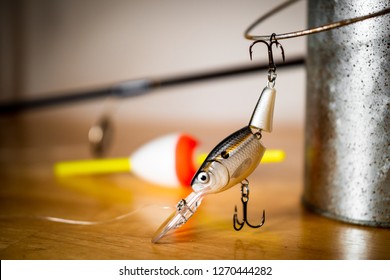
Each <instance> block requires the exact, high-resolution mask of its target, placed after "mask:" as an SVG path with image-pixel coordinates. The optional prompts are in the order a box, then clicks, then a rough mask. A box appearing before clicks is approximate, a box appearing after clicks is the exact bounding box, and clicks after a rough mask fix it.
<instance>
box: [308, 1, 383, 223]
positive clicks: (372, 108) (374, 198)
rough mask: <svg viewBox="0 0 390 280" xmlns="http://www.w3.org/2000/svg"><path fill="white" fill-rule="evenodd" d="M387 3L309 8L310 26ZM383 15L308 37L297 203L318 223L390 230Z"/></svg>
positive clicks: (325, 4)
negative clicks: (323, 219) (321, 219)
mask: <svg viewBox="0 0 390 280" xmlns="http://www.w3.org/2000/svg"><path fill="white" fill-rule="evenodd" d="M388 6H389V4H388V1H385V0H381V1H363V0H357V1H356V0H349V1H337V0H331V1H317V0H310V1H309V9H308V12H309V26H310V27H313V26H319V25H324V24H327V23H329V22H334V21H339V20H343V19H347V18H353V17H356V16H361V15H365V14H369V13H372V12H376V11H379V10H382V9H384V8H386V7H388ZM389 46H390V15H385V16H382V17H378V18H374V19H369V20H365V21H362V22H359V23H355V24H352V25H349V26H346V27H342V28H338V29H333V30H332V31H327V32H322V33H318V34H315V35H310V36H309V38H308V59H307V98H306V130H305V187H304V194H303V201H304V203H305V205H306V206H308V207H309V208H310V209H312V210H315V211H316V212H319V213H321V214H323V215H326V216H329V217H332V218H335V219H338V220H343V221H347V222H351V223H357V224H363V225H370V226H380V227H390V172H389V170H390V47H389Z"/></svg>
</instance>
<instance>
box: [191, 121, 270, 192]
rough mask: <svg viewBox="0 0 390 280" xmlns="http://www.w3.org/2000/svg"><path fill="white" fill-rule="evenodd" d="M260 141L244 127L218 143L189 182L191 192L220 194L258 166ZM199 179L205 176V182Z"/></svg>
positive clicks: (260, 148) (260, 150)
mask: <svg viewBox="0 0 390 280" xmlns="http://www.w3.org/2000/svg"><path fill="white" fill-rule="evenodd" d="M260 138H261V137H260V134H259V133H258V132H254V131H252V129H251V128H250V127H249V126H246V127H244V128H242V129H240V130H238V131H236V132H235V133H233V134H231V135H230V136H228V137H226V138H225V139H224V140H222V141H221V143H219V144H218V145H217V146H216V147H215V148H214V149H213V150H212V151H211V152H210V154H209V155H208V156H207V158H206V159H205V161H204V162H203V164H202V165H201V167H200V168H199V170H198V172H197V173H196V174H195V176H194V178H193V179H192V182H191V186H192V189H193V190H194V192H196V193H198V192H204V193H205V194H210V193H218V192H222V191H224V190H226V189H229V188H231V187H233V186H234V185H236V184H238V183H239V182H241V181H242V180H244V179H245V178H246V177H248V176H249V175H250V174H251V173H252V172H253V171H254V170H255V169H256V167H257V166H258V165H259V163H260V161H261V158H262V157H263V154H264V152H265V147H264V146H263V144H262V143H261V141H260ZM202 176H206V180H205V179H202ZM207 177H208V178H207Z"/></svg>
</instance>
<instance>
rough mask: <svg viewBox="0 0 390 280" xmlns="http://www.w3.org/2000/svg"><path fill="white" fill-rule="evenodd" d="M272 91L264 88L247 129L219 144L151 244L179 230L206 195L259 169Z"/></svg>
mask: <svg viewBox="0 0 390 280" xmlns="http://www.w3.org/2000/svg"><path fill="white" fill-rule="evenodd" d="M274 102H275V89H274V88H270V87H268V86H267V87H265V88H264V90H263V92H262V94H261V95H260V98H259V101H258V102H257V104H256V107H255V110H254V112H253V114H252V117H251V120H250V122H249V125H248V126H245V127H243V128H242V129H240V130H238V131H236V132H234V133H233V134H231V135H230V136H228V137H226V138H225V139H224V140H222V141H221V142H220V143H219V144H218V145H217V146H216V147H215V148H214V149H213V150H212V151H211V152H210V154H209V155H208V156H207V158H206V159H205V161H204V162H203V164H202V165H201V166H200V168H199V169H198V171H197V172H196V173H195V175H194V177H193V179H192V182H191V186H192V189H193V192H192V193H191V194H190V195H188V196H187V197H186V198H185V199H182V200H181V201H180V202H179V203H178V205H177V206H176V211H175V212H173V213H172V214H171V215H170V216H169V217H168V218H167V219H166V221H165V222H164V223H162V225H161V226H160V227H159V228H158V229H157V231H156V233H155V235H154V236H153V238H152V242H153V243H156V242H158V241H159V240H160V239H161V238H162V237H163V236H165V235H166V234H167V233H168V232H169V231H170V230H172V229H176V228H178V227H180V226H182V225H183V224H184V223H186V222H187V220H188V219H189V218H190V217H191V216H192V215H193V214H194V213H195V211H196V210H197V208H198V207H199V205H200V203H201V202H202V199H203V197H204V196H205V195H207V194H213V193H218V192H222V191H225V190H227V189H229V188H231V187H233V186H234V185H236V184H238V183H240V182H242V181H243V180H244V179H246V178H247V177H248V176H249V175H250V174H251V173H252V172H253V171H254V170H255V169H256V167H257V166H258V165H259V163H260V161H261V159H262V157H263V155H264V152H265V150H266V148H265V147H264V145H263V144H262V142H261V140H260V139H261V131H262V130H264V131H268V132H270V131H271V130H272V119H273V108H274Z"/></svg>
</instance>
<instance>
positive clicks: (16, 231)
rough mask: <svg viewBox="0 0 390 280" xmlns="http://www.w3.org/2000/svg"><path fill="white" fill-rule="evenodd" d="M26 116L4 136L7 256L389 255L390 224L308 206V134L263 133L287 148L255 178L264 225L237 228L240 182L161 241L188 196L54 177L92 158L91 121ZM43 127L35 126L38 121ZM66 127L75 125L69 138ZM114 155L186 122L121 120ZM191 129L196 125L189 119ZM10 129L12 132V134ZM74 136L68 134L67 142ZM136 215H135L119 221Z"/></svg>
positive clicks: (108, 180)
mask: <svg viewBox="0 0 390 280" xmlns="http://www.w3.org/2000/svg"><path fill="white" fill-rule="evenodd" d="M41 121H42V119H40V118H38V117H36V116H35V117H30V116H28V115H27V116H22V117H12V118H8V119H7V120H4V119H3V120H2V121H1V124H2V126H3V129H4V130H5V131H8V132H9V134H8V136H7V137H6V139H3V140H2V142H0V144H1V147H0V156H1V157H0V176H1V177H0V178H1V187H0V201H1V203H0V258H1V259H389V258H390V231H389V230H388V229H380V228H371V227H363V226H357V225H350V224H346V223H342V222H339V221H335V220H331V219H328V218H325V217H322V216H319V215H317V214H313V213H311V212H309V211H308V210H306V209H305V208H304V207H303V206H302V204H301V193H302V190H303V181H302V178H303V137H302V135H303V133H302V132H303V131H302V128H301V127H296V128H277V129H275V131H274V132H273V133H272V134H267V135H264V143H265V144H266V146H268V147H269V148H282V149H284V150H285V151H286V153H287V158H286V160H285V162H283V163H280V164H267V165H261V166H260V167H259V168H258V169H257V170H256V171H255V173H254V174H253V175H252V176H251V177H250V178H249V180H250V188H251V196H250V201H249V204H248V205H249V213H248V215H249V219H250V221H251V222H252V223H257V222H259V221H260V216H261V212H262V210H263V209H265V210H266V223H265V225H264V226H263V227H262V228H260V229H251V228H248V227H244V228H243V230H241V231H239V232H237V231H235V230H234V229H233V227H232V215H233V209H234V205H235V204H236V205H237V206H238V209H239V217H240V216H241V213H242V210H241V204H240V189H239V187H238V186H237V187H234V188H232V189H230V190H228V191H226V192H223V193H221V194H216V195H211V196H209V197H206V198H205V199H204V201H203V203H202V205H201V207H200V208H199V210H198V211H197V213H196V214H195V215H194V216H193V218H192V219H191V220H190V221H189V222H188V223H187V224H186V225H185V226H183V227H182V228H180V229H179V230H177V232H175V233H174V234H171V235H169V236H167V237H166V238H164V239H162V240H161V243H160V244H152V243H151V237H152V235H153V233H154V231H155V230H156V229H157V228H158V226H159V224H160V223H161V222H162V221H163V220H164V219H165V218H166V217H167V216H168V215H169V214H170V212H171V211H173V207H174V205H175V204H176V203H177V202H178V201H179V200H180V199H181V198H183V197H185V195H186V194H187V193H188V190H185V189H168V188H162V187H160V186H156V185H152V184H150V183H148V182H145V181H142V180H141V179H138V178H136V177H134V176H133V175H131V174H115V175H104V176H84V177H74V178H68V179H62V180H60V179H58V178H55V177H54V175H53V173H52V165H53V163H54V162H56V161H59V160H68V159H78V158H88V157H89V149H88V145H87V143H86V141H85V139H84V138H83V137H84V136H82V135H84V134H83V133H84V131H85V129H86V128H87V126H86V125H85V124H84V125H82V124H80V125H79V126H78V127H71V126H70V125H69V124H68V125H66V124H63V125H59V126H57V125H55V124H54V123H51V122H50V120H46V121H45V122H41ZM34 125H35V126H36V129H32V126H34ZM60 127H62V128H64V127H65V128H66V129H69V134H70V136H69V141H67V140H66V137H67V136H66V134H67V133H65V132H64V131H62V130H61V131H59V130H60ZM129 127H131V129H130V130H131V132H128V133H124V134H122V135H120V137H118V138H117V139H116V142H114V146H113V149H111V150H110V153H109V155H110V156H119V155H120V156H123V155H124V154H127V153H130V152H131V151H133V150H135V149H136V148H137V147H138V146H140V144H142V143H144V142H146V141H147V140H150V139H152V138H153V137H156V136H158V135H161V134H164V133H168V132H171V131H177V130H179V131H180V130H183V127H184V126H183V125H182V124H165V125H161V126H155V129H153V130H150V129H147V128H148V127H150V125H148V124H142V123H130V124H129V123H120V124H118V128H119V129H120V131H125V129H127V130H129ZM186 128H188V126H186ZM235 129H236V127H233V128H231V127H223V128H214V127H212V126H211V125H209V126H208V127H205V126H199V127H196V126H195V127H193V128H191V131H188V130H187V132H190V133H192V134H194V135H196V136H197V137H198V138H201V141H202V149H203V151H207V150H209V149H211V148H212V147H213V145H215V144H216V143H217V142H218V141H219V140H220V139H222V138H223V137H225V136H226V135H227V134H228V133H230V132H232V131H234V130H235ZM4 130H3V131H4ZM64 137H65V139H64ZM125 213H130V214H129V215H128V216H126V217H124V218H122V219H119V220H115V221H111V220H110V219H112V218H115V217H118V216H120V215H123V214H125ZM48 216H51V217H58V218H64V219H72V220H78V221H100V222H99V223H97V224H93V225H74V224H64V223H57V222H53V221H48V220H47V219H46V220H45V219H42V218H43V217H48Z"/></svg>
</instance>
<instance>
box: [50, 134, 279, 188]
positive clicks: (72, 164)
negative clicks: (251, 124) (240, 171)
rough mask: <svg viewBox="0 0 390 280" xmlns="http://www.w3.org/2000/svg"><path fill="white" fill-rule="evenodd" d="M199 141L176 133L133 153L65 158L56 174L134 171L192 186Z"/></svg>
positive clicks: (274, 157)
mask: <svg viewBox="0 0 390 280" xmlns="http://www.w3.org/2000/svg"><path fill="white" fill-rule="evenodd" d="M198 144H199V142H198V141H197V140H196V139H195V138H194V137H193V136H191V135H188V134H184V133H173V134H168V135H164V136H161V137H158V138H156V139H154V140H152V141H150V142H148V143H146V144H144V145H142V146H141V147H140V148H138V149H137V150H136V151H134V152H133V153H132V154H131V155H130V157H123V158H106V159H91V160H77V161H63V162H58V163H56V164H55V165H54V174H55V175H56V176H57V177H70V176H77V175H92V174H109V173H120V172H131V173H133V174H135V175H136V176H138V177H140V178H142V179H143V180H145V181H148V182H151V183H154V184H158V185H163V186H167V187H177V186H186V187H189V186H190V183H191V180H192V177H193V176H194V174H195V172H196V170H197V168H198V167H199V166H200V165H201V164H202V163H203V161H204V160H205V158H206V157H207V154H205V153H200V154H196V149H197V147H198ZM284 158H285V153H284V151H282V150H267V151H266V152H265V154H264V156H263V159H262V161H261V163H276V162H281V161H283V160H284Z"/></svg>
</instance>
